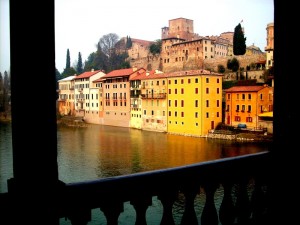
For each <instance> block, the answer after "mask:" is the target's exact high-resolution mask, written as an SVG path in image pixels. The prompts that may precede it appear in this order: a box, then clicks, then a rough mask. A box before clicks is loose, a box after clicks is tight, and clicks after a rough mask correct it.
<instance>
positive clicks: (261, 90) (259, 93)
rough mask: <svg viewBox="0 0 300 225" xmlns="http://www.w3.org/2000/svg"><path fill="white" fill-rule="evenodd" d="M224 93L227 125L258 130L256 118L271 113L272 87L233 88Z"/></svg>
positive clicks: (257, 119)
mask: <svg viewBox="0 0 300 225" xmlns="http://www.w3.org/2000/svg"><path fill="white" fill-rule="evenodd" d="M225 93H226V97H225V102H226V103H225V104H226V106H225V107H226V108H225V123H226V124H227V125H231V126H238V125H239V124H245V125H246V127H247V128H250V129H251V128H253V129H260V127H259V125H258V121H259V118H258V116H259V115H260V114H261V113H265V112H272V111H273V93H274V88H273V87H269V86H267V85H263V86H234V87H231V88H228V89H226V90H225Z"/></svg>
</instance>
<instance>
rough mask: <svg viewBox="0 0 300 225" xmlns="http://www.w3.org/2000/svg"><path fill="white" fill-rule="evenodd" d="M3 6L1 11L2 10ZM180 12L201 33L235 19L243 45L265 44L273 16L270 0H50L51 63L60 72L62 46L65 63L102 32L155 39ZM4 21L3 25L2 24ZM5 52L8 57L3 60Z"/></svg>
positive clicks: (86, 51) (86, 50) (228, 26)
mask: <svg viewBox="0 0 300 225" xmlns="http://www.w3.org/2000/svg"><path fill="white" fill-rule="evenodd" d="M8 1H9V0H0V2H1V5H0V6H1V14H0V15H1V30H0V32H1V39H0V41H1V49H0V51H1V58H0V61H1V64H0V67H1V68H0V71H1V72H2V73H3V72H4V70H9V57H7V56H9V48H8V49H7V45H8V44H7V43H9V40H7V39H9V36H8V37H7V33H8V32H9V26H8V25H5V24H6V23H8V21H9V20H8V19H7V18H4V19H3V17H5V16H6V17H7V16H8V6H7V7H2V6H3V5H4V6H6V5H8ZM3 11H4V12H3ZM180 17H183V18H186V19H190V20H193V21H194V32H195V33H198V34H199V35H202V36H211V35H220V34H221V33H223V32H228V31H230V32H234V28H235V26H236V25H238V23H240V22H241V21H243V22H242V23H241V25H242V27H243V28H244V31H245V37H246V38H247V39H246V44H247V46H249V45H252V44H254V45H255V46H257V47H259V48H260V49H261V50H262V51H264V48H265V46H266V37H267V31H266V27H267V24H268V23H272V22H274V3H273V0H209V1H208V0H184V1H182V0H172V1H162V0H152V1H149V0H148V1H144V0H127V1H124V0H107V1H100V0H55V45H56V47H55V48H56V49H55V50H56V68H57V69H58V70H59V72H63V69H64V68H65V66H66V56H67V49H69V50H70V58H71V66H73V64H74V62H75V61H77V60H78V53H79V52H80V53H81V56H82V61H83V63H84V61H85V60H86V59H87V58H88V56H89V55H90V53H92V52H95V51H96V44H97V42H98V41H99V39H100V38H101V37H102V36H103V35H106V34H109V33H116V34H117V35H118V36H119V37H120V38H121V37H126V36H130V37H131V38H136V39H142V40H147V41H155V40H157V39H160V38H161V28H162V27H166V26H169V20H171V19H176V18H180ZM3 21H4V25H3ZM7 58H8V60H7Z"/></svg>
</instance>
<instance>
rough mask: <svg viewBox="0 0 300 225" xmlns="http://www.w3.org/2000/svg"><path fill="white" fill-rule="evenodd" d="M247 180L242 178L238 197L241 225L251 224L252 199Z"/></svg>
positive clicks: (238, 214) (237, 208)
mask: <svg viewBox="0 0 300 225" xmlns="http://www.w3.org/2000/svg"><path fill="white" fill-rule="evenodd" d="M247 184H248V182H247V180H246V179H242V180H241V181H240V183H239V185H238V186H237V187H238V190H237V191H238V192H237V199H236V212H237V222H238V224H241V225H247V224H249V220H250V200H249V196H248V190H247Z"/></svg>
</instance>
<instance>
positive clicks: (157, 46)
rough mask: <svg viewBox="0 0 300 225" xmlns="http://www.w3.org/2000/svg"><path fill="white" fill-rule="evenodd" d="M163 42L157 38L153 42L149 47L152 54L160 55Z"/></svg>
mask: <svg viewBox="0 0 300 225" xmlns="http://www.w3.org/2000/svg"><path fill="white" fill-rule="evenodd" d="M161 44H162V42H161V40H160V39H157V40H156V41H155V42H154V43H153V44H151V45H150V47H149V48H150V52H151V54H153V55H156V54H157V55H159V54H160V52H161Z"/></svg>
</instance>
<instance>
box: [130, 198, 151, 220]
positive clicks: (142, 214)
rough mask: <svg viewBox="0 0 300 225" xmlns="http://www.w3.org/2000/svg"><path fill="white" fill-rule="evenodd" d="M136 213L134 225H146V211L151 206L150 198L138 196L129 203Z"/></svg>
mask: <svg viewBox="0 0 300 225" xmlns="http://www.w3.org/2000/svg"><path fill="white" fill-rule="evenodd" d="M130 204H131V205H133V207H134V209H135V211H136V221H135V225H147V222H146V211H147V209H148V207H149V206H150V205H152V197H151V196H140V197H139V198H135V199H133V200H131V201H130Z"/></svg>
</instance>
